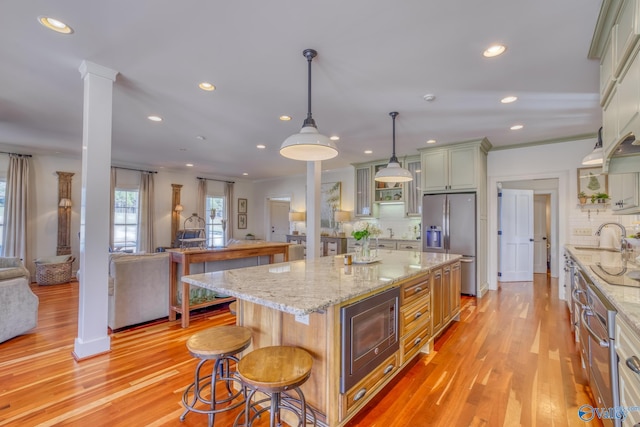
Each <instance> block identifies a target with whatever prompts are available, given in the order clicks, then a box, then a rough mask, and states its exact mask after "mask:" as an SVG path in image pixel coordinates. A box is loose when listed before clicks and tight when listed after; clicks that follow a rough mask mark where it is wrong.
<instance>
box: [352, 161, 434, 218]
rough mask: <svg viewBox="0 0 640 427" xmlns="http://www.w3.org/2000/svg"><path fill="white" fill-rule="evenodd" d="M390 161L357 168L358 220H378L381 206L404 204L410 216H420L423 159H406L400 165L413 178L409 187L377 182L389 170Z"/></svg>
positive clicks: (361, 165) (356, 198) (356, 215)
mask: <svg viewBox="0 0 640 427" xmlns="http://www.w3.org/2000/svg"><path fill="white" fill-rule="evenodd" d="M387 163H388V160H379V161H374V162H368V163H357V164H354V165H353V166H354V168H355V212H354V216H355V217H371V216H373V217H377V216H378V212H379V209H380V205H385V204H404V205H405V209H404V210H405V212H406V214H407V216H417V215H420V203H421V202H420V196H421V189H420V182H421V181H420V180H421V178H420V173H421V170H420V164H421V163H420V156H412V157H406V158H405V159H403V161H401V162H400V164H401V166H402V167H405V168H407V169H408V170H409V171H410V172H411V173H412V174H413V181H410V182H408V183H400V182H397V183H384V182H376V181H375V179H374V178H375V174H376V172H378V171H379V170H380V169H382V168H385V167H387Z"/></svg>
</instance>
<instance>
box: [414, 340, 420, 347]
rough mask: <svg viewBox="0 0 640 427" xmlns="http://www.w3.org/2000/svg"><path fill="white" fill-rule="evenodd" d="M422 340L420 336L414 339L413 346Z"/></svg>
mask: <svg viewBox="0 0 640 427" xmlns="http://www.w3.org/2000/svg"><path fill="white" fill-rule="evenodd" d="M421 342H422V338H416V340H415V341H414V342H413V346H414V347H415V346H417V345H420V343H421Z"/></svg>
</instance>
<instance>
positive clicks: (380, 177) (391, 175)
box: [375, 111, 413, 182]
mask: <svg viewBox="0 0 640 427" xmlns="http://www.w3.org/2000/svg"><path fill="white" fill-rule="evenodd" d="M389 115H390V116H391V118H392V120H393V151H392V154H391V158H390V159H389V164H387V167H386V168H383V169H380V170H379V171H378V172H377V173H376V177H375V180H376V181H379V182H409V181H413V175H411V172H409V171H408V170H407V169H405V168H403V167H401V166H400V162H399V161H398V158H397V157H396V117H397V116H398V113H397V112H395V111H393V112H391V113H389Z"/></svg>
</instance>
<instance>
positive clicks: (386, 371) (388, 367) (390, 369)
mask: <svg viewBox="0 0 640 427" xmlns="http://www.w3.org/2000/svg"><path fill="white" fill-rule="evenodd" d="M391 371H393V365H389V366H387V367H386V368H384V372H383V374H384V375H387V374H388V373H389V372H391Z"/></svg>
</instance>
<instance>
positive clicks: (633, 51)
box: [589, 0, 640, 173]
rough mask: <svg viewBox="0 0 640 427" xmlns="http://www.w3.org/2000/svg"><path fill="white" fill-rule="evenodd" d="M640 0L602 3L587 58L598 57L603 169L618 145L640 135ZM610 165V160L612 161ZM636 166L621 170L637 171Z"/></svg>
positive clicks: (607, 165)
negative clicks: (639, 52) (631, 136)
mask: <svg viewBox="0 0 640 427" xmlns="http://www.w3.org/2000/svg"><path fill="white" fill-rule="evenodd" d="M639 41H640V0H610V1H606V2H603V3H602V8H601V10H600V14H599V16H598V22H597V24H596V29H595V33H594V36H593V40H592V42H591V48H590V50H589V58H599V59H600V104H601V105H602V126H603V129H602V148H603V150H604V158H605V162H604V164H603V166H602V169H603V172H605V173H606V172H609V171H611V172H618V173H619V172H623V170H622V169H621V168H619V167H612V168H611V169H610V163H611V162H610V160H611V156H612V154H613V153H614V152H616V150H617V148H618V146H619V144H620V143H621V142H622V141H623V140H624V139H626V138H627V137H629V136H630V135H634V136H635V137H636V138H638V137H640V55H639V54H638V51H639V49H640V46H639V43H638V42H639ZM611 164H612V163H611ZM637 170H638V169H637V166H636V168H633V167H632V168H630V169H627V170H624V171H626V172H630V171H637Z"/></svg>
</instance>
